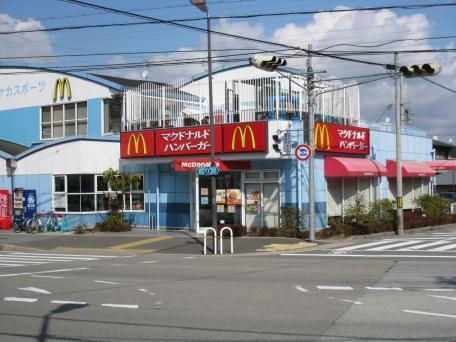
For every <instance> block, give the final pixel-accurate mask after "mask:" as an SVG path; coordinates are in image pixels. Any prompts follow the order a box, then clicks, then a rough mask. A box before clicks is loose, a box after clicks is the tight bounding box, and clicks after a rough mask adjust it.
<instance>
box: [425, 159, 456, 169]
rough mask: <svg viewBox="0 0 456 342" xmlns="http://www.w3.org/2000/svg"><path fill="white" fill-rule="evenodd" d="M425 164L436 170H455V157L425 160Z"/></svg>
mask: <svg viewBox="0 0 456 342" xmlns="http://www.w3.org/2000/svg"><path fill="white" fill-rule="evenodd" d="M423 163H425V164H426V165H427V166H430V167H432V168H433V169H434V170H437V171H448V170H456V159H452V160H433V161H426V162H423Z"/></svg>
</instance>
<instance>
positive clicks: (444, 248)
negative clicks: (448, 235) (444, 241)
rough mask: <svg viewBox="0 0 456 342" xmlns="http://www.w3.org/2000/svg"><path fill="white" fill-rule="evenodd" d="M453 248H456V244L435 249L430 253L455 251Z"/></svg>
mask: <svg viewBox="0 0 456 342" xmlns="http://www.w3.org/2000/svg"><path fill="white" fill-rule="evenodd" d="M453 248H456V243H452V244H451V245H446V246H443V247H438V248H434V249H431V250H429V251H430V252H442V251H447V250H449V249H453Z"/></svg>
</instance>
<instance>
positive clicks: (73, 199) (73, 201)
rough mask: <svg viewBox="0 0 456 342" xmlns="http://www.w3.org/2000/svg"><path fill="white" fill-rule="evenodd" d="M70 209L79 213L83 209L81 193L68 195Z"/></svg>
mask: <svg viewBox="0 0 456 342" xmlns="http://www.w3.org/2000/svg"><path fill="white" fill-rule="evenodd" d="M68 211H69V212H77V213H79V212H80V211H81V196H80V195H68Z"/></svg>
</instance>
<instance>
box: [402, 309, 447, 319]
mask: <svg viewBox="0 0 456 342" xmlns="http://www.w3.org/2000/svg"><path fill="white" fill-rule="evenodd" d="M402 311H403V312H407V313H414V314H417V315H425V316H436V317H447V318H456V315H446V314H441V313H435V312H425V311H415V310H402Z"/></svg>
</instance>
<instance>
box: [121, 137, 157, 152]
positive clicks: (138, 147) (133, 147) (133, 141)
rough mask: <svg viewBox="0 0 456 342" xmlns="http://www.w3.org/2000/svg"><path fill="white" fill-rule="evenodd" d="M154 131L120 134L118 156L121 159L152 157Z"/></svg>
mask: <svg viewBox="0 0 456 342" xmlns="http://www.w3.org/2000/svg"><path fill="white" fill-rule="evenodd" d="M154 136H155V131H141V132H122V133H120V155H121V157H122V158H144V157H152V156H153V155H154V152H155V150H154Z"/></svg>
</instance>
